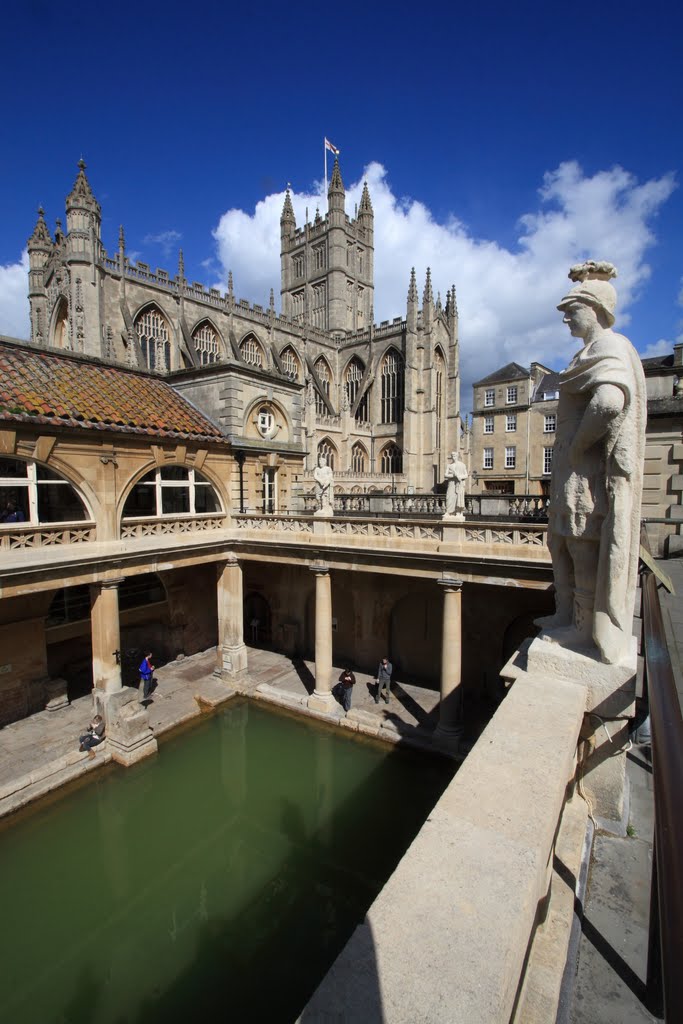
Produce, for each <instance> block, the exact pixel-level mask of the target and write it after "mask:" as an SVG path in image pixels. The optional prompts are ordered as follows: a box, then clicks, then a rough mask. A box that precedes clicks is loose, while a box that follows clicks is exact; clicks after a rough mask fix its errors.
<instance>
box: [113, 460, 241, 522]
mask: <svg viewBox="0 0 683 1024" xmlns="http://www.w3.org/2000/svg"><path fill="white" fill-rule="evenodd" d="M220 510H221V506H220V501H219V499H218V495H217V494H216V492H215V490H214V487H213V484H212V483H211V481H210V480H207V479H206V477H205V476H203V475H202V474H201V473H200V472H199V470H197V469H190V468H187V467H186V466H157V468H156V469H152V470H150V472H149V473H147V474H146V475H145V476H143V477H142V479H141V480H138V482H137V483H136V484H135V485H134V487H133V489H132V490H131V492H130V494H129V495H128V497H127V499H126V504H125V505H124V508H123V518H124V519H137V518H140V517H145V518H150V517H159V516H178V515H208V514H210V513H211V512H220Z"/></svg>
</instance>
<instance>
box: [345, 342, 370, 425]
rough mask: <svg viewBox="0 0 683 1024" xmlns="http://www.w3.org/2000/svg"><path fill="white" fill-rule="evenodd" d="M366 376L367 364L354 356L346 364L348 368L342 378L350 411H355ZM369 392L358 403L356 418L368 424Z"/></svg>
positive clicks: (366, 391)
mask: <svg viewBox="0 0 683 1024" xmlns="http://www.w3.org/2000/svg"><path fill="white" fill-rule="evenodd" d="M364 375H365V363H364V362H363V360H362V359H361V358H360V356H358V355H353V356H352V357H351V358H350V359H349V361H348V363H347V364H346V367H345V368H344V374H343V377H342V379H343V381H344V391H345V393H346V397H347V400H348V403H349V409H353V406H354V404H355V402H356V399H357V398H358V394H359V392H360V388H361V381H362V380H363V377H364ZM369 392H370V389H369V388H366V390H365V392H364V393H363V397H362V398H361V400H360V402H359V403H358V408H357V409H356V413H355V418H356V419H357V420H360V421H361V422H367V421H368V420H369V419H370V413H369V406H368V402H369Z"/></svg>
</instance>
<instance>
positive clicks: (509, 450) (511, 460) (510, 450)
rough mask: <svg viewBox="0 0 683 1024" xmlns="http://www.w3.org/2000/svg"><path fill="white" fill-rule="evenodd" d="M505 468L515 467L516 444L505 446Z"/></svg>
mask: <svg viewBox="0 0 683 1024" xmlns="http://www.w3.org/2000/svg"><path fill="white" fill-rule="evenodd" d="M504 465H505V469H517V445H516V444H511V445H506V446H505V464H504Z"/></svg>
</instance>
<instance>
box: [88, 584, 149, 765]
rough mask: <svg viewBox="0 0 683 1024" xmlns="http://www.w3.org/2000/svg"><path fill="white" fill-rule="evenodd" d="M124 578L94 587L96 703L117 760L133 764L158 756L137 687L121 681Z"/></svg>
mask: <svg viewBox="0 0 683 1024" xmlns="http://www.w3.org/2000/svg"><path fill="white" fill-rule="evenodd" d="M121 583H123V579H122V578H117V579H109V580H103V581H102V582H101V583H92V584H91V585H90V603H91V611H90V616H91V624H92V651H93V658H92V663H93V684H94V685H93V703H94V706H95V710H96V711H97V712H98V714H100V715H102V716H103V718H104V722H105V730H106V732H105V738H106V741H107V748H108V750H109V751H110V753H111V756H112V758H113V759H114V761H118V762H119V763H120V764H125V765H131V764H135V762H136V761H141V760H142V759H143V758H145V757H149V755H150V754H154V753H156V750H157V741H156V738H155V736H154V732H153V731H152V727H151V725H150V724H149V714H148V712H147V710H146V708H144V707H143V706H142V705H141V704H140V703H139V702H138V691H137V688H135V689H133V688H132V687H130V686H125V687H124V686H123V685H122V682H121V634H120V629H119V585H120V584H121ZM95 749H97V748H95Z"/></svg>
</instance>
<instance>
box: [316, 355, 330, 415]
mask: <svg viewBox="0 0 683 1024" xmlns="http://www.w3.org/2000/svg"><path fill="white" fill-rule="evenodd" d="M315 372H316V374H317V377H318V380H319V381H320V386H321V388H322V389H323V391H324V392H325V394H326V395H327V397H328V398H329V397H330V383H331V381H332V375H331V373H330V368H329V366H328V365H327V363H326V362H325V360H324V359H323V357H322V356H320V358H319V359H317V360H316V362H315ZM315 411H316V414H317V415H318V416H327V415H328V409H327V405H326V404H325V401H324V400H323V397H322V395H320V393H319V392H318V389H317V388H316V391H315Z"/></svg>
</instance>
